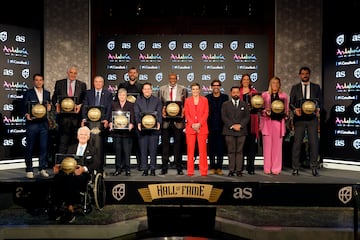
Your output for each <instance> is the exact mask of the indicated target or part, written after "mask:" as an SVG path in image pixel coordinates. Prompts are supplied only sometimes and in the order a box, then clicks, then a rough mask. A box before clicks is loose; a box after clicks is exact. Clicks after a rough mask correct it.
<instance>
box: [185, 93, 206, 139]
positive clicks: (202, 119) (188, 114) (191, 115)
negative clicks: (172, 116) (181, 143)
mask: <svg viewBox="0 0 360 240" xmlns="http://www.w3.org/2000/svg"><path fill="white" fill-rule="evenodd" d="M184 111H185V112H184V114H185V133H186V134H209V129H208V123H207V119H208V117H209V103H208V100H207V98H206V97H204V96H199V103H198V105H197V106H195V104H194V98H193V97H192V96H191V97H188V98H186V99H185V106H184ZM196 119H197V120H196ZM194 123H200V129H199V133H197V132H195V130H194V129H193V128H192V124H194Z"/></svg>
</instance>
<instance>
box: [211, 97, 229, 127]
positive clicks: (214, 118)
mask: <svg viewBox="0 0 360 240" xmlns="http://www.w3.org/2000/svg"><path fill="white" fill-rule="evenodd" d="M205 97H206V98H207V99H208V103H209V117H208V120H207V121H208V127H209V129H210V131H211V132H217V133H221V132H222V129H223V126H224V122H223V121H222V119H221V108H222V105H223V104H224V102H226V101H228V100H229V95H227V94H224V93H221V94H220V96H219V97H218V98H215V97H214V96H213V94H212V93H210V94H208V95H206V96H205ZM217 102H218V103H219V105H217V104H216V103H217ZM217 107H218V109H217Z"/></svg>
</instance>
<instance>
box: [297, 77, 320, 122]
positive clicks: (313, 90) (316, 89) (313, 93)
mask: <svg viewBox="0 0 360 240" xmlns="http://www.w3.org/2000/svg"><path fill="white" fill-rule="evenodd" d="M310 98H311V99H316V101H317V105H318V106H317V107H318V108H320V110H321V109H322V108H323V98H322V93H321V88H320V85H319V84H316V83H312V82H310ZM302 100H303V93H302V84H301V83H298V84H295V85H293V86H292V88H291V91H290V109H291V110H295V108H300V107H301V103H302ZM313 118H315V115H313V116H300V117H298V116H296V115H294V121H298V120H308V119H313Z"/></svg>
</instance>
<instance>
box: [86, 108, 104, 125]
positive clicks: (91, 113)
mask: <svg viewBox="0 0 360 240" xmlns="http://www.w3.org/2000/svg"><path fill="white" fill-rule="evenodd" d="M102 116H103V107H101V106H87V107H86V117H87V121H88V122H101V120H102Z"/></svg>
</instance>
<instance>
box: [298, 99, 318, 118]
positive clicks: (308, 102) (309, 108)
mask: <svg viewBox="0 0 360 240" xmlns="http://www.w3.org/2000/svg"><path fill="white" fill-rule="evenodd" d="M316 108H317V101H316V100H315V99H303V100H302V102H301V112H302V113H303V114H306V115H313V114H315V113H316Z"/></svg>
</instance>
